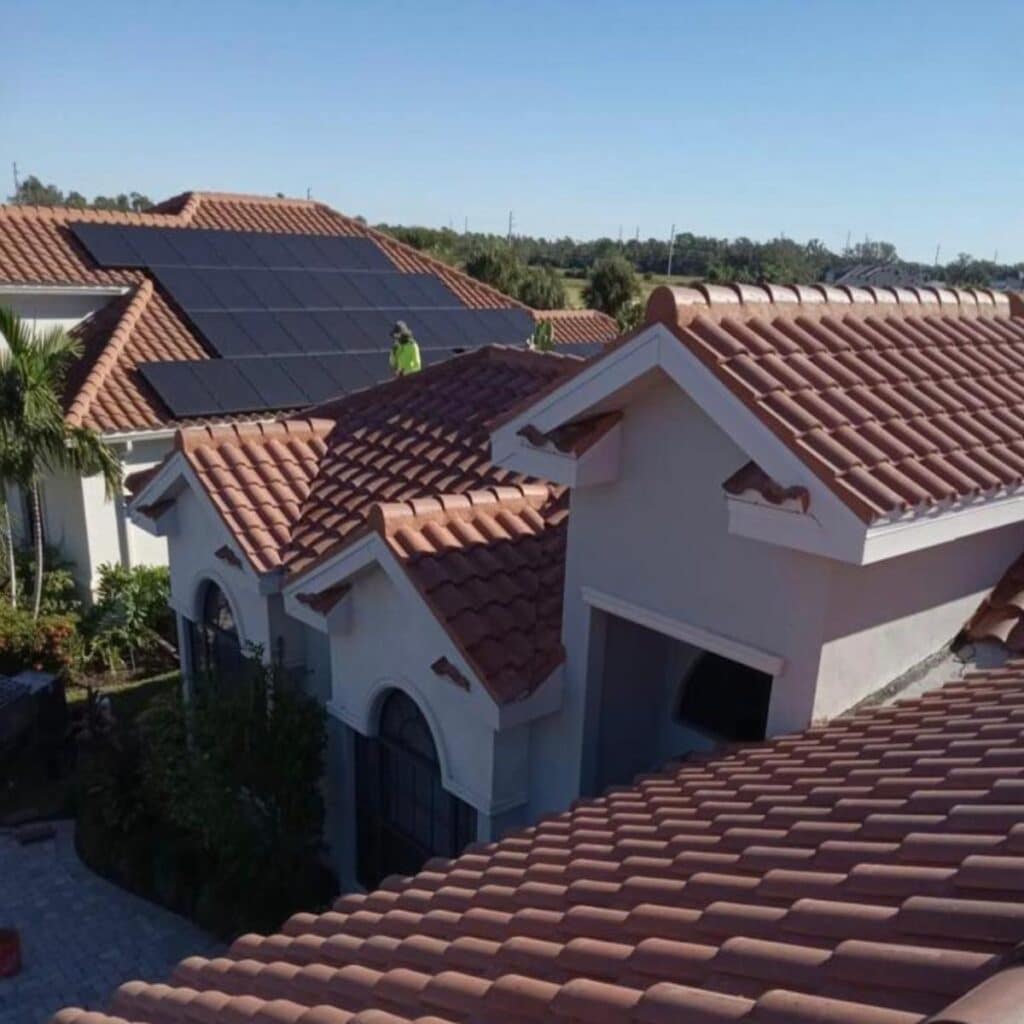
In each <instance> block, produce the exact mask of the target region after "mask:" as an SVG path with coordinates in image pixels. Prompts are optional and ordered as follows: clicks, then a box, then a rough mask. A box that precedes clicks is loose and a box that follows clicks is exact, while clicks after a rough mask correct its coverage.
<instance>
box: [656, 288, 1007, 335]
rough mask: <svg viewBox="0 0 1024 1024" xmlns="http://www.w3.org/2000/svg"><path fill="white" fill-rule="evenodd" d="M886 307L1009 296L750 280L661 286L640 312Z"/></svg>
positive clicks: (675, 322)
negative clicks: (746, 282) (766, 282)
mask: <svg viewBox="0 0 1024 1024" xmlns="http://www.w3.org/2000/svg"><path fill="white" fill-rule="evenodd" d="M836 307H839V308H840V309H842V310H843V311H844V312H852V311H854V310H858V311H861V310H865V309H877V308H878V307H882V308H885V309H886V310H888V311H892V310H895V309H899V310H901V311H903V312H904V313H906V311H908V310H910V309H915V310H919V311H924V310H927V311H929V312H934V313H942V314H943V315H952V314H955V315H960V314H961V313H963V312H964V310H971V311H973V312H975V313H982V312H987V313H990V314H995V313H1003V314H1004V315H1005V314H1007V313H1009V311H1010V309H1011V300H1010V299H1009V298H1008V297H1007V296H1006V295H1005V294H1004V293H1002V292H997V291H994V290H992V289H985V288H982V289H978V288H947V287H944V286H943V287H913V288H896V287H893V288H879V287H865V288H851V287H849V286H846V285H842V286H837V285H828V284H812V285H800V284H794V285H775V284H763V285H750V284H698V285H659V286H658V287H657V288H655V289H654V291H652V292H651V294H650V296H649V298H648V300H647V307H646V312H645V317H644V322H645V325H646V326H651V325H653V324H659V323H660V324H668V325H670V326H680V327H685V326H686V325H688V324H689V323H690V322H691V321H692V320H694V319H696V318H697V317H698V316H702V315H713V316H719V317H724V316H728V315H730V314H733V315H735V314H738V313H741V312H751V313H761V314H763V313H764V312H766V311H768V310H772V311H778V312H780V313H783V314H787V315H792V314H793V313H794V312H795V311H797V310H800V311H802V312H805V311H807V310H809V309H817V310H820V311H821V312H822V313H825V312H835V311H836Z"/></svg>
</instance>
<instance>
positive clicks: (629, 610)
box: [581, 586, 786, 676]
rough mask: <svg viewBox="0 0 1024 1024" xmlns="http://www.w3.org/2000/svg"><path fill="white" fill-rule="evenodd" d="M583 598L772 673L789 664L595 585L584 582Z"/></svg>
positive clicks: (655, 628)
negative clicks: (598, 588) (609, 592)
mask: <svg viewBox="0 0 1024 1024" xmlns="http://www.w3.org/2000/svg"><path fill="white" fill-rule="evenodd" d="M581 592H582V595H583V600H584V602H585V603H586V604H588V605H590V607H591V608H597V609H598V610H599V611H602V612H607V613H608V614H609V615H617V616H618V617H619V618H620V619H628V620H629V621H630V622H635V623H636V624H637V625H638V626H645V627H646V628H648V629H653V630H654V631H655V632H656V633H663V634H664V635H665V636H671V637H675V639H676V640H682V641H683V642H684V643H688V644H693V645H694V646H695V647H702V648H703V649H704V650H706V651H711V652H712V653H714V654H720V655H722V657H724V658H729V659H730V660H732V661H738V662H739V663H740V664H742V665H748V666H750V668H756V669H757V670H758V671H760V672H765V673H767V674H768V675H770V676H777V675H779V674H780V673H781V672H782V670H783V669H784V668H785V666H786V660H785V658H782V657H780V656H779V655H778V654H772V653H771V652H770V651H763V650H760V649H759V648H757V647H751V646H750V645H749V644H745V643H742V642H741V641H739V640H734V639H732V637H728V636H723V635H722V634H721V633H713V632H711V630H708V629H704V628H703V627H702V626H694V625H691V624H690V623H688V622H680V621H679V620H678V619H673V618H670V617H669V616H667V615H664V614H662V613H661V612H656V611H652V610H651V609H649V608H644V607H642V606H641V605H638V604H633V602H632V601H625V600H623V599H622V598H619V597H614V596H612V595H611V594H605V593H603V592H602V591H600V590H595V589H594V588H593V587H587V586H584V587H582V588H581Z"/></svg>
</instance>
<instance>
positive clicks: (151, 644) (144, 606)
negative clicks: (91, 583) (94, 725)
mask: <svg viewBox="0 0 1024 1024" xmlns="http://www.w3.org/2000/svg"><path fill="white" fill-rule="evenodd" d="M170 598H171V576H170V572H169V571H168V570H167V568H166V567H165V566H153V565H137V566H133V567H132V568H130V569H129V568H127V567H125V566H123V565H112V564H104V565H101V566H100V580H99V587H98V589H97V593H96V603H95V604H94V605H93V607H92V608H91V609H90V610H89V613H88V614H87V615H86V618H85V621H84V623H83V629H82V633H83V638H82V640H83V643H82V660H83V662H84V663H85V664H86V666H91V665H96V664H98V665H99V666H100V667H102V668H103V669H105V670H106V671H107V672H110V673H113V672H120V671H122V670H123V669H124V668H125V667H126V666H130V667H131V668H132V669H135V668H136V667H137V665H136V657H137V655H138V654H139V652H142V651H153V650H155V649H158V648H161V647H162V648H164V649H165V650H166V652H167V653H172V651H171V646H170V644H169V642H168V641H169V637H170V635H171V633H172V630H173V626H174V618H173V615H172V614H171V610H170Z"/></svg>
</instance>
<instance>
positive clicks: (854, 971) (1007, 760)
mask: <svg viewBox="0 0 1024 1024" xmlns="http://www.w3.org/2000/svg"><path fill="white" fill-rule="evenodd" d="M528 495H529V497H528ZM538 499H540V493H539V492H533V491H529V490H527V491H526V492H524V493H523V495H522V500H523V501H524V502H525V504H524V512H525V508H526V505H529V506H530V507H533V504H534V502H535V501H536V500H538ZM540 500H542V499H540ZM438 504H440V503H438ZM495 505H497V502H496V503H495ZM456 514H461V516H462V517H463V519H462V521H464V522H471V521H472V519H473V510H472V504H471V503H470V502H469V501H467V502H466V503H462V502H456V503H455V504H454V506H453V507H452V508H450V509H446V508H444V507H443V506H442V507H440V508H438V507H437V506H433V505H431V504H430V503H424V504H421V505H420V506H418V507H417V509H416V511H415V512H413V510H411V509H410V510H408V512H401V513H398V512H396V511H394V510H391V509H381V510H380V512H379V513H378V516H379V519H380V524H381V526H382V528H383V529H384V530H385V531H390V533H389V536H396V535H397V534H398V533H400V532H401V531H402V529H403V528H404V527H403V526H402V525H401V524H402V523H403V522H407V521H408V519H409V517H413V518H416V519H417V520H422V523H421V526H420V528H421V530H426V529H427V528H428V525H429V524H430V523H444V522H447V521H448V520H447V519H446V518H445V517H449V518H450V517H452V516H455V515H456ZM445 528H446V529H447V527H445ZM993 737H994V738H996V739H998V740H1000V741H1005V742H1003V743H1001V744H1000V745H997V746H992V745H991V743H990V742H989V740H990V738H993ZM995 751H998V752H999V754H1000V757H999V758H998V760H999V762H1000V764H1001V765H1002V767H999V768H992V767H989V765H988V762H989V761H990V755H991V754H992V753H993V752H995ZM890 753H895V754H899V755H901V757H900V759H899V760H900V767H899V771H900V772H901V773H902V774H897V775H891V774H884V773H883V771H882V770H881V768H880V766H882V765H883V764H885V763H886V756H887V754H890ZM961 755H962V756H961ZM966 773H973V774H970V775H968V774H966ZM1022 773H1024V661H1017V662H1011V663H1009V664H1008V665H1006V666H1004V667H1002V668H999V669H990V670H986V671H981V672H976V673H973V674H972V675H970V676H968V677H966V678H964V679H961V680H957V681H956V682H954V683H950V684H948V685H947V686H945V687H943V688H941V689H939V690H936V691H933V692H930V693H928V694H926V695H924V696H922V697H918V698H914V699H909V700H904V701H900V702H897V703H896V704H893V705H889V706H884V707H874V708H867V709H863V710H861V711H858V712H856V713H853V714H851V715H849V716H846V717H843V718H840V719H837V720H834V721H832V722H830V723H829V724H828V725H827V726H820V727H813V728H811V729H809V730H807V731H806V732H804V733H801V734H799V735H795V736H788V737H782V738H779V739H776V740H773V741H769V742H767V743H763V744H755V745H749V746H739V747H733V748H730V749H726V750H721V751H718V752H712V753H709V754H704V755H700V756H694V757H692V758H691V759H689V760H687V761H683V762H682V763H679V764H676V765H675V766H673V767H671V768H669V769H667V770H666V771H664V772H661V773H657V774H652V775H648V776H644V777H642V778H640V779H638V780H637V781H636V783H635V784H634V785H633V786H622V787H616V788H615V789H612V790H610V791H608V792H607V793H606V794H605V795H604V796H602V797H600V798H598V799H594V800H581V801H579V802H578V803H577V804H575V805H574V806H573V807H572V808H570V809H569V810H567V811H564V812H563V813H561V814H556V815H552V816H550V817H548V818H545V819H543V820H542V821H540V822H538V823H537V824H536V825H535V826H533V827H531V828H527V829H523V830H520V831H518V832H515V833H513V834H511V835H510V836H508V837H507V838H505V839H503V840H501V841H500V842H494V843H487V844H478V845H476V846H473V847H470V848H469V849H467V850H466V851H465V853H463V855H462V856H460V857H458V858H456V859H454V860H451V861H446V860H435V861H431V862H430V863H428V864H427V865H425V867H424V869H423V870H422V871H421V872H420V873H419V874H418V875H416V876H414V877H412V878H392V879H389V880H387V882H386V883H385V887H384V888H383V889H381V890H378V891H376V892H372V893H367V894H349V895H346V896H343V897H341V898H340V899H339V900H338V901H337V902H336V904H335V906H334V908H333V909H332V910H331V911H329V912H327V913H323V914H319V915H313V914H297V915H295V916H294V917H292V918H291V919H290V920H289V921H288V922H286V923H285V925H284V926H283V928H282V930H281V932H280V934H278V935H274V936H268V937H262V936H255V935H247V936H243V937H241V938H239V939H238V940H237V941H236V942H235V943H234V945H233V946H232V947H231V949H230V950H229V951H228V953H227V954H226V955H225V956H224V957H221V958H218V959H215V960H204V959H203V958H200V957H191V958H189V959H188V960H185V961H183V962H182V964H180V965H179V967H178V968H177V970H176V971H175V973H174V975H173V977H172V979H171V980H170V982H169V983H168V984H166V985H152V984H144V983H142V982H130V983H128V984H127V985H123V986H122V987H121V989H119V991H118V993H117V994H116V996H115V997H114V1000H113V1003H112V1005H111V1009H110V1013H111V1014H113V1015H114V1016H109V1017H108V1016H105V1015H102V1014H101V1015H96V1016H93V1017H87V1016H84V1015H83V1014H82V1011H75V1010H66V1011H63V1013H62V1014H61V1015H59V1016H58V1017H56V1018H54V1019H55V1020H56V1021H59V1022H60V1024H87V1022H88V1024H117V1022H118V1021H120V1020H126V1021H133V1022H145V1024H157V1022H159V1024H172V1022H174V1024H177V1022H181V1024H185V1022H187V1021H192V1020H198V1019H202V1020H204V1021H208V1022H209V1024H218V1022H221V1021H223V1022H225V1024H226V1022H228V1021H231V1022H233V1024H234V1022H236V1021H250V1020H251V1021H253V1022H255V1021H259V1020H266V1019H274V1020H278V1019H282V1020H289V1021H301V1022H304V1024H314V1022H328V1024H329V1022H333V1021H335V1020H337V1021H346V1022H347V1021H351V1020H362V1019H365V1020H369V1019H370V1018H369V1017H367V1016H366V1015H367V1014H369V1013H371V1012H373V1011H377V1012H385V1013H388V1014H394V1015H395V1016H396V1017H397V1018H398V1019H400V1020H423V1019H426V1018H429V1019H432V1020H438V1021H448V1022H452V1024H455V1022H462V1021H465V1022H474V1021H485V1020H486V1021H510V1022H516V1024H527V1022H542V1021H547V1020H565V1021H573V1022H591V1021H593V1022H606V1021H615V1022H624V1024H627V1022H630V1021H635V1022H638V1024H661V1022H666V1024H667V1022H672V1024H675V1022H676V1021H678V1022H680V1024H688V1022H726V1021H732V1022H738V1021H750V1022H751V1024H754V1022H766V1021H770V1022H775V1024H800V1022H805V1024H822V1022H826V1021H827V1022H831V1024H923V1022H925V1021H931V1022H935V1024H937V1022H945V1024H982V1022H984V1024H1012V1022H1013V1021H1015V1020H1016V1019H1017V1016H1016V1014H1017V1012H1018V1011H1019V1009H1020V1006H1021V1005H1022V1004H1024V972H1022V969H1021V967H1020V966H1019V964H1018V962H1017V961H1018V957H1017V952H1016V950H1017V947H1018V945H1019V943H1020V942H1021V941H1022V940H1024V883H1022V881H1021V878H1022V875H1021V866H1020V865H1021V858H1022V857H1024V802H1021V801H1020V799H1019V797H1020V794H1021V793H1022V792H1024V774H1022ZM755 780H756V781H755ZM968 780H969V781H970V785H969V786H968V785H966V782H967V781H968ZM897 781H898V782H899V783H900V785H899V786H896V785H894V783H895V782H897ZM1007 784H1013V785H1014V786H1015V788H1010V789H1008V788H1007ZM1011 793H1012V794H1014V799H1011V798H1010V794H1011ZM943 796H944V797H945V798H946V799H945V800H943V799H941V797H943ZM760 798H769V799H760ZM783 798H785V799H783ZM878 801H883V803H882V804H881V805H879V804H878V803H877V802H878ZM877 806H883V807H885V811H884V812H879V811H878V810H877V809H876V807H877ZM918 807H922V808H926V809H927V810H926V811H924V812H921V811H918V810H917V808H918ZM734 808H744V811H743V813H744V815H745V816H746V820H748V822H749V823H748V824H747V825H746V826H744V828H743V829H738V828H737V827H736V826H735V825H734V824H733V817H734V811H733V809H734ZM787 808H788V809H790V810H793V809H796V810H799V809H800V808H814V809H815V814H814V816H813V819H812V820H811V824H813V825H814V826H815V828H814V829H808V828H806V827H802V826H806V825H807V824H808V822H807V821H806V820H804V819H802V818H801V817H800V816H799V815H797V816H793V815H788V814H787V815H782V816H778V815H775V816H773V812H775V811H779V810H782V809H787ZM880 813H881V814H882V815H883V816H884V818H885V820H886V821H887V822H888V823H889V824H888V825H887V826H886V827H885V828H883V829H882V830H881V832H882V834H883V835H884V836H885V838H884V840H881V839H879V838H878V837H877V836H878V831H879V830H878V828H877V827H876V826H877V824H878V822H879V820H880V819H879V815H880ZM832 825H835V826H840V827H839V828H838V829H837V830H833V829H832V828H830V827H829V826H832ZM769 826H771V827H769ZM922 829H925V831H921V830H922ZM979 829H980V830H981V831H978V830H979ZM837 836H842V838H837ZM940 849H941V850H943V851H944V852H943V853H942V854H941V856H939V857H938V858H936V856H935V854H936V852H937V851H939V850H940ZM331 1014H334V1015H337V1016H333V1017H332V1016H330V1015H331Z"/></svg>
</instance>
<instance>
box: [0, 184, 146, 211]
mask: <svg viewBox="0 0 1024 1024" xmlns="http://www.w3.org/2000/svg"><path fill="white" fill-rule="evenodd" d="M7 201H8V202H9V203H12V204H13V205H15V206H69V207H71V208H72V209H74V210H119V211H121V212H122V213H141V212H142V211H143V210H148V209H149V208H150V207H151V206H152V205H153V201H152V200H151V199H150V198H149V196H146V195H143V194H142V193H141V192H119V193H118V194H117V195H116V196H93V198H92V199H87V198H86V197H85V196H84V195H83V194H82V193H81V192H76V191H75V190H74V189H72V190H71V191H70V192H64V191H63V190H62V189H60V188H58V187H57V186H56V185H53V184H50V185H46V184H44V183H43V182H42V181H41V180H40V179H39V178H37V177H36V176H35V175H34V174H30V175H29V176H28V177H27V178H23V179H22V180H21V181H19V182H18V184H17V188H15V190H14V194H13V195H10V196H8V197H7Z"/></svg>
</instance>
